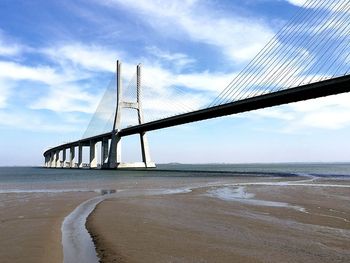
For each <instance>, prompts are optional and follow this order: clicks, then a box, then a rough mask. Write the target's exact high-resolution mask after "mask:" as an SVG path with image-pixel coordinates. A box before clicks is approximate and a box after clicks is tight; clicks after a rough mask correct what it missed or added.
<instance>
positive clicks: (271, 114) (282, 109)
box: [250, 93, 350, 133]
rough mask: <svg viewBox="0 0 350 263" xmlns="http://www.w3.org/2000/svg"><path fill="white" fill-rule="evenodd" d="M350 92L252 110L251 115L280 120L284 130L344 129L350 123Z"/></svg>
mask: <svg viewBox="0 0 350 263" xmlns="http://www.w3.org/2000/svg"><path fill="white" fill-rule="evenodd" d="M349 101H350V93H344V94H338V95H333V96H328V97H323V98H318V99H313V100H308V101H301V102H297V103H292V104H288V105H284V106H279V107H275V108H267V109H262V110H258V111H255V112H252V113H251V115H250V116H252V117H254V118H255V117H261V118H272V119H278V120H280V121H281V122H280V124H281V125H282V126H283V128H282V129H281V130H279V131H282V132H288V133H293V132H300V131H307V130H309V129H312V128H317V129H328V130H335V129H342V128H345V127H347V126H349V125H350V103H349Z"/></svg>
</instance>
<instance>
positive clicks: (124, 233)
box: [87, 179, 350, 262]
mask: <svg viewBox="0 0 350 263" xmlns="http://www.w3.org/2000/svg"><path fill="white" fill-rule="evenodd" d="M241 181H242V182H244V181H245V180H244V179H242V180H241ZM238 189H239V191H241V193H240V194H241V196H239V195H237V190H238ZM242 189H243V193H242ZM220 191H221V192H222V191H223V193H224V194H226V196H225V195H221V196H220V193H221V192H220ZM230 191H231V192H230ZM215 193H217V194H218V195H217V196H215ZM230 193H231V196H230ZM238 194H239V193H238ZM242 194H243V196H242ZM349 201H350V188H335V187H328V188H327V187H314V186H276V185H249V186H245V187H237V186H232V187H231V186H218V187H216V186H215V187H200V188H196V189H194V190H193V191H192V192H187V193H177V194H159V195H139V196H125V197H122V196H121V197H117V198H110V199H107V200H105V201H104V202H102V203H100V204H99V205H98V206H97V208H96V209H95V211H94V212H93V213H92V214H91V215H90V217H89V220H88V224H87V227H88V229H89V231H90V233H91V234H92V236H93V238H94V241H95V244H96V246H97V251H98V254H99V256H100V258H101V259H102V262H349V261H350V206H349Z"/></svg>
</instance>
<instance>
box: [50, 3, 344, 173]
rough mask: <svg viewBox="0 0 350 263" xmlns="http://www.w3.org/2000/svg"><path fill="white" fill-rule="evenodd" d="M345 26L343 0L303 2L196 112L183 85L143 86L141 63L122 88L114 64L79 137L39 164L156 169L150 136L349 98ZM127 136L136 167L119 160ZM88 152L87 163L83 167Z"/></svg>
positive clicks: (195, 97)
mask: <svg viewBox="0 0 350 263" xmlns="http://www.w3.org/2000/svg"><path fill="white" fill-rule="evenodd" d="M349 21H350V2H349V1H348V0H340V1H327V0H320V1H316V0H309V1H307V2H306V3H305V5H304V6H303V8H301V9H300V10H299V12H298V13H297V14H296V15H295V16H294V17H293V18H292V19H291V20H290V21H289V22H288V23H287V24H286V25H285V26H284V27H283V28H282V29H281V30H280V31H279V32H278V33H277V34H276V35H275V36H274V37H273V39H271V40H270V41H269V42H268V43H267V44H266V46H265V47H264V48H263V49H262V50H261V51H260V52H259V53H258V54H257V55H256V57H255V58H254V59H253V60H252V61H251V62H250V63H249V64H248V65H247V66H246V67H245V68H244V69H243V70H242V71H241V72H240V73H239V74H237V75H236V76H235V77H234V78H233V80H232V81H231V82H230V83H229V85H227V86H226V87H225V88H224V89H223V90H222V91H221V92H220V93H219V94H216V96H212V98H211V99H209V101H208V100H206V101H204V102H206V103H205V105H204V106H203V105H200V103H198V105H197V106H196V102H198V101H199V102H200V101H201V100H203V99H202V98H201V97H200V96H198V93H197V92H195V91H194V90H192V89H190V88H188V87H181V86H177V85H173V86H172V87H169V88H168V89H165V88H164V87H162V88H161V89H160V88H158V87H157V83H153V84H151V85H150V86H147V85H146V84H144V82H143V79H147V74H146V75H143V74H141V66H140V65H138V66H137V68H136V74H135V75H134V76H133V77H132V78H131V80H130V81H129V83H128V85H122V83H123V82H125V81H124V80H123V79H122V74H121V63H120V62H119V61H118V62H117V65H116V74H115V77H113V78H112V81H111V83H110V85H109V86H108V88H107V90H106V92H105V94H104V96H103V97H102V99H101V101H100V103H99V105H98V107H97V110H96V112H95V114H94V115H93V117H92V119H91V122H90V124H89V125H88V128H87V130H86V131H85V133H84V135H83V136H82V139H80V140H77V141H74V142H69V143H66V144H62V145H59V146H56V147H53V148H51V149H49V150H47V151H46V152H45V153H44V157H45V165H46V167H70V168H81V167H90V168H97V167H101V168H118V167H119V168H121V167H154V166H155V165H154V163H153V162H152V161H151V158H150V153H149V149H148V143H147V138H146V132H148V131H152V130H157V129H162V128H167V127H172V126H176V125H181V124H185V123H191V122H195V121H201V120H206V119H211V118H216V117H221V116H226V115H230V114H236V113H241V112H246V111H251V110H257V109H261V108H266V107H272V106H277V105H282V104H287V103H291V102H297V101H303V100H309V99H314V98H319V97H324V96H329V95H335V94H340V93H344V92H349V91H350V75H349V71H350V63H349V62H350V45H349V44H350V26H349ZM141 76H142V78H141ZM160 86H161V85H160ZM189 98H192V99H189ZM131 114H133V116H134V117H132V115H131ZM123 125H124V126H123ZM133 134H139V135H140V144H141V155H142V162H140V163H136V164H132V165H131V164H125V163H123V162H122V159H121V148H120V145H121V139H122V138H123V137H125V136H129V135H133ZM97 145H99V147H97ZM86 147H88V149H89V163H88V164H84V163H83V161H82V160H83V149H84V148H86ZM98 148H99V149H100V156H99V157H100V158H98V154H97V152H98V151H97V149H98ZM67 150H69V154H67ZM76 151H77V154H76ZM68 155H69V156H68ZM67 157H68V158H67ZM98 159H100V161H99V163H98Z"/></svg>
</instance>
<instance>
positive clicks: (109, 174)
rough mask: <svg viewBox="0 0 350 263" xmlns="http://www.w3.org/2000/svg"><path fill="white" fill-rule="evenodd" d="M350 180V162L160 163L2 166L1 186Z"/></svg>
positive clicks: (0, 174)
mask: <svg viewBox="0 0 350 263" xmlns="http://www.w3.org/2000/svg"><path fill="white" fill-rule="evenodd" d="M306 174H308V175H313V176H317V177H330V178H331V177H350V163H281V164H178V163H174V164H158V165H157V168H156V169H150V170H89V169H59V168H57V169H47V168H42V167H0V182H1V183H15V182H18V183H33V182H43V181H46V182H53V183H55V182H63V181H86V180H101V179H111V180H118V179H128V178H130V179H132V178H134V177H205V176H210V177H215V176H218V177H224V176H237V175H239V176H293V175H306Z"/></svg>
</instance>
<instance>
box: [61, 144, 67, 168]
mask: <svg viewBox="0 0 350 263" xmlns="http://www.w3.org/2000/svg"><path fill="white" fill-rule="evenodd" d="M66 158H67V149H66V148H64V149H63V150H62V160H61V168H65V165H66Z"/></svg>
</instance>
